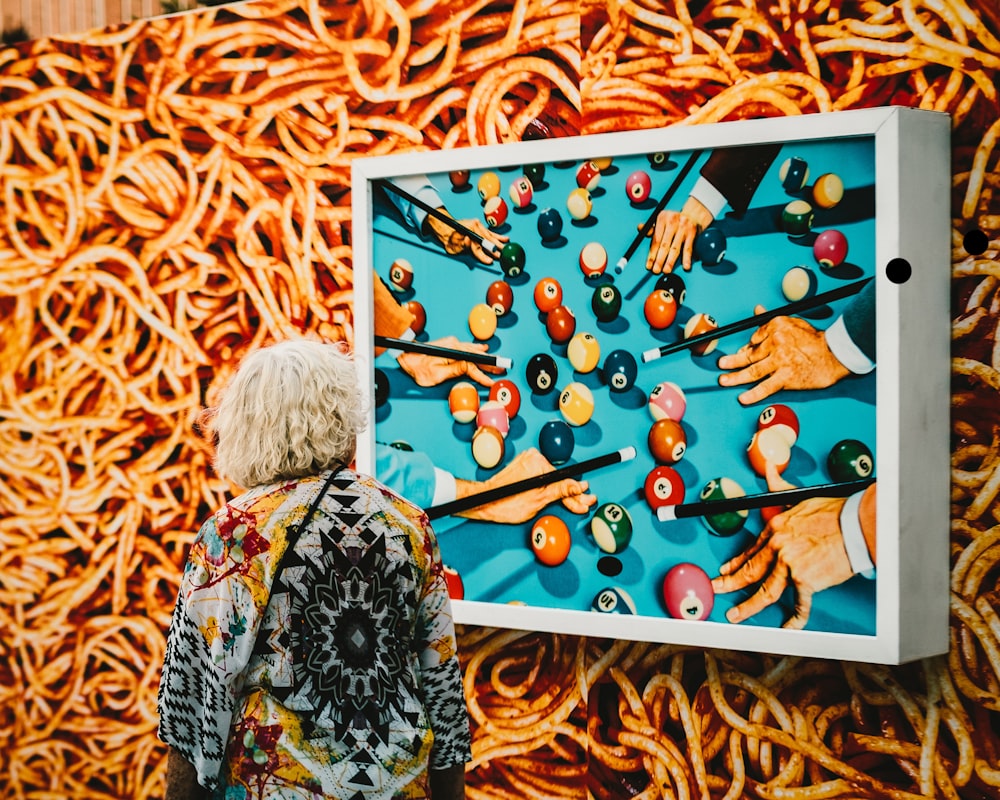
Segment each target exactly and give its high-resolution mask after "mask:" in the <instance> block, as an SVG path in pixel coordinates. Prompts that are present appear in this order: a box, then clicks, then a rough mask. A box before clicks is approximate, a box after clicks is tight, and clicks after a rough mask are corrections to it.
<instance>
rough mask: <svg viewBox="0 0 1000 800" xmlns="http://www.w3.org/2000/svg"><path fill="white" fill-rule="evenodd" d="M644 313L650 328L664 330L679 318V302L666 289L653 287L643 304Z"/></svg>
mask: <svg viewBox="0 0 1000 800" xmlns="http://www.w3.org/2000/svg"><path fill="white" fill-rule="evenodd" d="M642 313H643V316H645V317H646V322H648V323H649V327H650V328H652V329H653V330H655V331H662V330H663V329H664V328H669V327H670V326H671V325H673V323H674V320H675V319H676V318H677V302H676V301H675V300H674V296H673V295H672V294H670V292H668V291H666V290H664V289H653V291H651V292H650V293H649V295H648V296H647V297H646V301H645V302H644V303H643V304H642Z"/></svg>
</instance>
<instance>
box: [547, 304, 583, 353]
mask: <svg viewBox="0 0 1000 800" xmlns="http://www.w3.org/2000/svg"><path fill="white" fill-rule="evenodd" d="M545 332H546V333H547V334H548V335H549V338H550V339H551V340H552V341H553V342H555V343H556V344H566V342H568V341H569V340H570V339H571V338H573V334H574V333H575V332H576V317H575V316H573V312H572V311H570V310H569V309H568V308H566V306H556V307H555V308H553V309H552V310H551V311H550V312H549V313H548V316H546V317H545Z"/></svg>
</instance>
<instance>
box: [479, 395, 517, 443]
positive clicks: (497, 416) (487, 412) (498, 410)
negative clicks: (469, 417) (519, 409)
mask: <svg viewBox="0 0 1000 800" xmlns="http://www.w3.org/2000/svg"><path fill="white" fill-rule="evenodd" d="M487 425H489V426H490V427H493V428H496V429H497V430H498V431H500V435H501V436H503V437H504V438H505V439H506V438H507V434H508V433H509V432H510V416H509V415H508V414H507V408H506V407H505V406H504V404H503V403H501V402H500V401H499V400H487V401H486V402H485V403H483V404H482V405H481V406H479V411H478V412H476V426H477V427H479V428H484V427H486V426H487Z"/></svg>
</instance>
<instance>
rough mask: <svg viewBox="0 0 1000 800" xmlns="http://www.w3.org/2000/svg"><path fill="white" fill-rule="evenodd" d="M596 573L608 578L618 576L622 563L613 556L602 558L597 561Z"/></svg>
mask: <svg viewBox="0 0 1000 800" xmlns="http://www.w3.org/2000/svg"><path fill="white" fill-rule="evenodd" d="M597 571H598V572H600V573H601V574H602V575H606V576H607V577H609V578H613V577H615V575H620V574H621V571H622V562H621V561H620V560H619V559H617V558H615V557H614V556H603V557H601V558H600V559H598V561H597Z"/></svg>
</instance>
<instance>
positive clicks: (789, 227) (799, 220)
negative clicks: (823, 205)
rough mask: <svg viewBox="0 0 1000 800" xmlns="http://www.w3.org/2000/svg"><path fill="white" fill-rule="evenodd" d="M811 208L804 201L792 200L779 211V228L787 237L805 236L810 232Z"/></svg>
mask: <svg viewBox="0 0 1000 800" xmlns="http://www.w3.org/2000/svg"><path fill="white" fill-rule="evenodd" d="M813 217H814V214H813V207H812V206H811V205H809V203H807V202H806V201H805V200H792V202H790V203H789V204H788V205H786V206H785V207H784V209H782V211H781V227H782V228H783V229H784V231H785V233H787V234H788V235H789V236H795V237H798V236H805V235H806V234H807V233H809V231H811V230H812V225H813Z"/></svg>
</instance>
